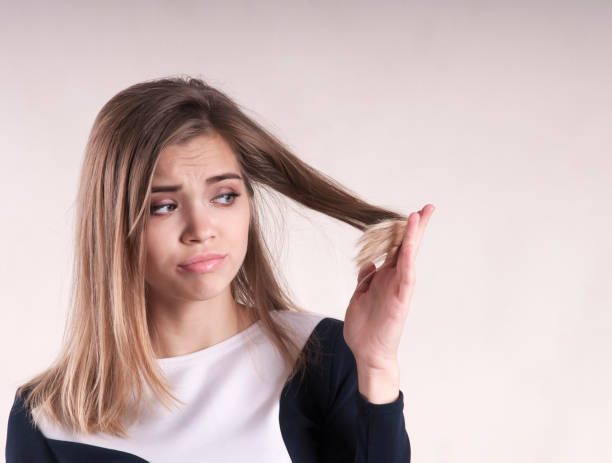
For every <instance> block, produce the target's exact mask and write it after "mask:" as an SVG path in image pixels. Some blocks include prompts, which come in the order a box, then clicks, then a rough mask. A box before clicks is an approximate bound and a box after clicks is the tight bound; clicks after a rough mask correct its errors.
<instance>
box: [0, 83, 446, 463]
mask: <svg viewBox="0 0 612 463" xmlns="http://www.w3.org/2000/svg"><path fill="white" fill-rule="evenodd" d="M266 188H271V189H273V190H275V191H276V192H279V193H281V194H283V195H285V196H287V197H289V198H291V199H293V200H295V201H298V202H299V203H301V204H303V205H304V206H306V207H309V208H312V209H314V210H316V211H319V212H322V213H324V214H327V215H329V216H331V217H334V218H336V219H339V220H342V221H344V222H346V223H348V224H350V225H352V226H354V227H356V228H358V229H360V230H364V229H365V228H366V227H367V226H368V225H370V224H374V223H378V222H380V221H381V220H384V219H389V218H396V219H398V218H399V219H406V217H404V216H402V215H400V214H397V213H395V212H392V211H388V210H385V209H382V208H379V207H376V206H373V205H370V204H368V203H366V202H364V201H363V200H361V199H359V198H358V197H356V195H354V194H352V193H351V192H349V191H348V190H347V189H345V188H343V187H342V186H341V185H339V184H338V183H336V182H334V181H333V180H332V179H330V178H328V177H326V176H325V175H324V174H322V173H321V172H319V171H317V170H315V169H314V168H312V167H311V166H309V165H307V164H306V163H304V162H303V161H301V160H300V159H299V158H297V157H296V156H295V155H294V154H292V153H291V152H290V151H289V150H287V148H286V147H284V146H283V144H282V143H281V142H280V141H279V140H277V139H276V138H275V137H274V136H272V135H271V134H270V133H268V132H267V131H266V130H265V129H264V128H262V127H261V126H260V125H258V124H257V123H256V122H254V121H253V120H251V119H250V118H248V117H247V116H246V115H245V114H244V113H243V112H242V111H241V110H240V108H239V107H238V105H237V104H236V103H235V102H233V101H232V100H231V99H230V98H229V97H228V96H226V95H225V94H223V93H222V92H220V91H219V90H216V89H215V88H213V87H211V86H209V85H207V84H206V83H205V82H203V81H202V80H201V79H194V78H178V77H177V78H166V79H159V80H154V81H147V82H143V83H139V84H136V85H133V86H131V87H129V88H127V89H125V90H123V91H121V92H119V93H118V94H117V95H115V96H114V97H113V98H111V100H110V101H108V102H107V103H106V104H105V105H104V107H103V108H102V109H101V111H100V113H99V114H98V116H97V118H96V120H95V122H94V125H93V128H92V131H91V134H90V137H89V140H88V143H87V147H86V153H85V159H84V162H83V166H82V171H81V182H80V186H79V191H78V203H77V222H76V237H75V238H76V250H75V251H76V252H75V261H74V269H73V274H74V284H73V293H72V295H71V309H72V312H71V317H70V320H69V322H70V323H69V325H68V330H67V333H66V336H65V338H64V339H65V342H64V346H63V349H62V352H61V354H60V355H59V357H58V358H57V360H56V361H55V362H54V363H53V364H52V365H51V366H50V367H49V368H48V369H47V370H46V371H44V372H42V373H41V374H39V375H38V376H36V377H35V378H33V379H31V380H30V381H28V382H27V383H26V384H24V385H22V386H21V387H19V388H18V389H17V392H16V395H15V401H14V405H13V407H12V410H11V413H10V418H9V423H8V433H7V443H6V459H7V462H9V463H15V462H26V461H27V462H33V461H36V462H52V461H53V462H55V461H57V462H77V461H79V462H81V461H88V462H103V461H104V462H107V461H113V462H143V461H149V462H196V461H197V462H200V461H206V462H220V461H223V462H238V461H249V462H289V461H293V462H328V461H329V462H408V461H409V460H410V444H409V440H408V435H407V433H406V430H405V425H404V418H403V394H402V391H400V389H399V367H398V362H397V349H398V346H399V342H400V339H401V333H402V329H403V325H404V321H405V318H406V315H407V312H408V306H409V302H410V298H411V295H412V291H413V288H414V282H415V276H414V275H415V272H414V261H415V257H416V251H417V248H418V245H419V241H420V239H421V236H422V235H423V232H424V229H425V226H426V224H427V221H428V220H429V217H430V216H431V214H432V212H433V210H434V207H433V205H427V206H425V207H424V208H423V209H422V210H421V211H419V212H415V213H413V214H411V215H410V216H409V217H408V219H407V220H408V222H407V225H406V226H405V230H406V231H405V234H404V235H403V239H402V243H401V246H400V248H399V251H397V253H396V254H394V257H395V258H391V257H390V254H388V255H387V259H386V260H385V263H384V264H383V265H381V266H380V267H379V268H378V269H377V268H376V266H375V265H374V263H373V262H369V263H368V264H366V265H364V266H363V267H362V268H361V271H360V272H359V275H358V286H357V289H356V290H355V293H354V294H353V296H352V298H351V300H350V302H349V305H348V309H347V311H346V316H345V320H344V321H342V320H338V319H335V318H331V317H325V316H324V315H321V314H318V313H316V312H312V311H307V310H304V309H302V308H300V307H297V306H296V305H295V304H294V303H293V302H292V301H291V300H290V299H289V298H288V297H287V295H286V292H285V291H284V290H283V289H282V288H281V285H280V284H279V283H278V281H277V275H276V272H275V265H274V262H273V261H272V259H271V257H270V256H271V255H270V253H269V251H268V248H267V245H266V242H265V240H264V236H263V234H262V229H261V228H260V217H261V215H260V214H261V201H262V197H261V196H260V194H261V191H262V190H263V189H266ZM263 200H265V198H264V199H263ZM366 275H367V277H366ZM364 277H365V278H364Z"/></svg>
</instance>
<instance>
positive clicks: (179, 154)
mask: <svg viewBox="0 0 612 463" xmlns="http://www.w3.org/2000/svg"><path fill="white" fill-rule="evenodd" d="M221 170H223V172H225V171H235V172H236V173H238V172H239V165H238V161H237V160H236V156H235V155H234V153H233V151H232V149H231V147H230V146H229V144H228V143H227V142H226V141H225V140H223V138H222V137H221V136H219V135H216V136H210V135H201V136H198V137H195V138H193V139H191V140H189V141H188V142H186V143H183V144H180V145H170V146H167V147H166V148H164V149H163V150H162V151H161V153H160V156H159V159H158V162H157V165H156V168H155V174H154V176H155V177H174V176H183V175H185V174H186V173H192V174H195V173H198V174H211V175H213V174H214V173H216V172H218V171H221Z"/></svg>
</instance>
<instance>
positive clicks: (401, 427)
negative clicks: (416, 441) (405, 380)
mask: <svg viewBox="0 0 612 463" xmlns="http://www.w3.org/2000/svg"><path fill="white" fill-rule="evenodd" d="M330 320H331V325H332V326H331V333H330V335H332V337H333V339H334V341H333V350H332V352H333V355H332V356H331V360H330V362H329V375H328V380H329V386H328V395H327V397H328V401H329V402H328V407H327V410H328V412H327V414H326V416H325V418H324V421H323V428H324V430H325V431H324V435H329V436H330V439H333V440H334V443H333V444H331V443H330V444H328V445H333V446H334V447H335V449H334V450H332V451H331V452H332V453H334V454H335V455H336V456H338V455H339V454H341V453H342V454H343V457H342V459H341V460H336V461H346V462H351V463H374V462H385V463H400V462H401V463H409V462H410V441H409V439H408V434H407V432H406V427H405V423H404V414H403V410H404V395H403V393H402V391H401V390H400V392H399V396H398V398H397V399H396V400H395V401H394V402H390V403H386V404H373V403H371V402H368V400H367V399H366V398H365V397H364V396H363V395H362V394H361V393H360V392H359V387H358V380H357V364H356V362H355V357H354V356H353V353H352V351H351V350H350V348H349V347H348V345H347V344H346V341H345V340H344V335H343V333H342V331H343V327H344V321H342V320H337V319H330ZM330 442H331V441H330ZM322 457H323V461H326V460H325V456H324V455H322Z"/></svg>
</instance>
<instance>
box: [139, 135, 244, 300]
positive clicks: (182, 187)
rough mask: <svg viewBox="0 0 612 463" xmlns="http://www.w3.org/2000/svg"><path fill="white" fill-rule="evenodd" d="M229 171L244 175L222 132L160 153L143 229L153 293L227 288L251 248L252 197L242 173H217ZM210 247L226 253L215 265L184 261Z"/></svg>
mask: <svg viewBox="0 0 612 463" xmlns="http://www.w3.org/2000/svg"><path fill="white" fill-rule="evenodd" d="M225 174H230V175H231V176H234V177H236V176H239V177H241V174H240V168H239V165H238V162H237V161H236V158H235V156H234V153H233V152H232V150H231V148H230V146H229V145H228V144H227V142H226V141H225V140H224V139H223V138H222V137H221V136H220V135H218V134H213V135H202V136H198V137H196V138H193V139H191V140H190V141H188V142H187V143H185V144H183V145H172V146H168V147H166V148H165V149H164V150H162V152H161V153H160V158H159V161H158V164H157V167H156V170H155V173H154V176H153V188H152V190H151V191H152V194H151V203H150V208H149V215H150V217H149V224H148V226H147V230H146V232H145V234H146V248H147V265H146V271H145V280H146V282H147V283H148V284H149V286H150V287H151V289H152V292H153V294H154V295H157V296H158V297H159V296H161V297H163V298H169V299H183V300H206V299H210V298H212V297H215V296H217V295H218V294H219V293H221V292H222V291H224V290H227V289H228V285H229V284H230V282H231V281H232V279H233V278H234V276H235V275H236V274H237V272H238V270H239V269H240V266H241V265H242V261H243V260H244V257H245V255H246V251H247V242H248V231H249V219H250V212H249V202H248V201H249V200H248V197H247V192H246V187H245V184H244V182H243V180H242V179H241V178H225V179H221V180H219V179H216V178H215V177H216V176H221V175H223V176H225ZM236 195H238V196H236ZM211 252H213V253H219V254H222V255H225V257H224V258H223V260H222V261H221V263H220V265H218V266H217V267H216V268H214V269H213V270H208V271H203V270H202V269H199V270H198V269H197V268H194V267H192V268H191V271H190V270H188V269H186V268H185V267H182V266H180V264H181V263H183V262H184V261H186V260H188V259H191V258H193V257H194V256H196V255H201V254H208V253H211Z"/></svg>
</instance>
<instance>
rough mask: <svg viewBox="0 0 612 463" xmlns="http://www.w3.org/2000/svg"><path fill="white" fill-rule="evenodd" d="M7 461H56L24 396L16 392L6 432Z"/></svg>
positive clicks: (16, 462) (45, 462)
mask: <svg viewBox="0 0 612 463" xmlns="http://www.w3.org/2000/svg"><path fill="white" fill-rule="evenodd" d="M5 456H6V463H26V462H28V463H31V462H36V463H51V462H53V463H55V462H56V459H55V457H54V456H53V453H51V450H50V449H49V446H48V444H47V440H46V438H45V436H43V435H42V433H41V432H40V430H39V429H38V428H37V427H36V426H35V425H34V423H32V422H31V420H30V416H29V414H28V413H27V412H26V409H25V406H24V401H23V397H21V396H20V395H19V394H17V393H15V400H14V402H13V407H12V408H11V411H10V414H9V420H8V427H7V432H6V450H5Z"/></svg>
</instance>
